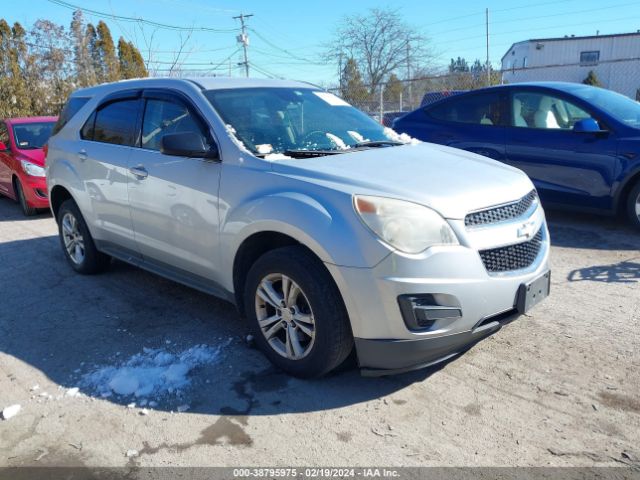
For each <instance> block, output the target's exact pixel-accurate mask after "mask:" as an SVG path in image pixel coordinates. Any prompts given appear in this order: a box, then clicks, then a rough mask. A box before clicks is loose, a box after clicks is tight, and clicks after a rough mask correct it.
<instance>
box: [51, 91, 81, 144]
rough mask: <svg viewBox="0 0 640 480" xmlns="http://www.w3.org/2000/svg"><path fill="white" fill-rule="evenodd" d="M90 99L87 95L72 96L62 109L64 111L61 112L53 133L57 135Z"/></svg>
mask: <svg viewBox="0 0 640 480" xmlns="http://www.w3.org/2000/svg"><path fill="white" fill-rule="evenodd" d="M88 101H89V99H88V98H86V97H73V98H70V99H69V100H68V101H67V103H66V104H65V106H64V108H63V109H62V112H60V116H59V117H58V121H57V122H56V124H55V125H54V126H53V130H51V135H55V134H57V133H58V132H59V131H60V130H62V129H63V128H64V126H65V125H66V124H67V122H69V120H71V119H72V118H73V116H74V115H75V114H76V113H78V111H79V110H80V109H81V108H82V107H84V105H85V104H86V103H87V102H88Z"/></svg>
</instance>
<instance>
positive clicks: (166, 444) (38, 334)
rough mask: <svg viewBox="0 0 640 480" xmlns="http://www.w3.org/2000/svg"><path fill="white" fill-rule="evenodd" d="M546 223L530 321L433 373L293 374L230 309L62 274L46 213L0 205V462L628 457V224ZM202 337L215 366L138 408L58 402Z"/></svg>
mask: <svg viewBox="0 0 640 480" xmlns="http://www.w3.org/2000/svg"><path fill="white" fill-rule="evenodd" d="M548 218H549V221H550V228H551V235H552V243H553V247H552V259H551V263H552V268H553V274H552V295H551V297H550V298H549V299H547V301H545V302H544V303H543V304H541V305H539V306H538V307H536V308H535V309H534V310H533V311H532V313H531V315H529V316H527V317H523V318H521V319H519V320H517V321H516V322H514V323H511V324H510V325H508V326H506V327H505V328H504V329H502V330H501V331H500V332H498V334H496V335H494V336H493V337H491V338H489V339H487V340H485V341H484V342H482V343H480V344H479V345H477V346H476V347H475V348H473V349H472V350H471V351H469V352H468V353H466V354H465V355H463V356H461V357H459V358H457V359H455V360H453V361H451V362H449V363H448V364H446V365H444V366H441V367H439V368H434V369H430V370H425V371H420V372H414V373H411V374H405V375H400V376H394V377H387V378H378V379H371V378H363V377H360V375H359V373H358V372H357V371H356V370H354V369H351V370H346V371H342V372H339V373H337V374H334V375H332V376H330V377H328V378H324V379H321V380H316V381H302V380H297V379H292V378H289V377H288V376H286V375H283V374H281V373H278V372H277V371H274V370H273V369H272V368H271V367H270V365H269V363H268V362H267V360H266V359H265V358H264V357H263V356H262V355H261V354H260V353H259V352H258V351H256V350H253V349H252V348H250V347H249V346H248V345H247V344H246V342H245V341H244V337H245V334H246V328H245V325H244V324H243V322H242V321H241V320H240V319H239V318H238V316H237V314H236V312H235V310H234V308H233V307H232V306H231V305H229V304H227V303H225V302H222V301H219V300H217V299H215V298H211V297H208V296H206V295H204V294H201V293H199V292H196V291H193V290H191V289H189V288H186V287H183V286H181V285H178V284H175V283H173V282H170V281H167V280H164V279H162V278H159V277H157V276H154V275H152V274H149V273H146V272H144V271H142V270H139V269H136V268H134V267H130V266H128V265H125V264H123V263H119V262H116V263H114V264H113V266H112V268H111V270H110V271H109V272H107V273H106V274H103V275H99V276H93V277H83V276H79V275H77V274H75V273H73V271H72V270H71V268H70V267H69V266H68V265H67V264H66V263H65V260H64V258H63V256H62V252H61V250H60V246H59V244H58V239H57V230H56V226H55V224H54V222H53V220H52V218H51V216H49V215H48V214H43V215H39V216H37V217H35V218H32V219H25V218H24V217H22V215H21V213H20V210H19V208H18V206H17V205H16V204H14V203H12V202H11V201H9V200H7V199H4V198H2V199H0V299H1V308H0V409H2V408H4V407H6V406H9V405H12V404H20V405H21V407H22V409H21V410H20V412H19V413H18V414H17V415H16V416H15V417H13V418H11V419H9V420H5V421H0V466H23V465H37V466H47V465H56V466H75V465H89V466H127V465H129V466H152V465H153V466H163V465H190V466H201V465H202V466H204V465H221V466H222V465H224V466H247V465H262V466H309V465H324V466H339V465H341V466H369V465H387V466H419V465H438V466H448V465H455V466H463V465H472V466H480V465H483V466H497V465H500V466H507V465H508V466H511V465H530V466H548V465H554V466H566V465H572V466H593V465H609V466H621V465H623V464H635V465H640V396H639V392H640V368H639V367H640V353H639V352H640V334H639V331H640V329H639V324H640V234H638V233H636V232H633V231H631V230H630V229H628V228H627V227H625V226H624V225H622V224H621V223H619V222H617V221H615V220H612V219H606V218H598V217H591V216H585V215H573V214H564V213H556V212H548ZM168 342H170V343H168ZM203 343H205V344H207V345H210V346H212V347H219V348H220V349H221V350H220V352H221V354H220V358H219V359H218V361H217V362H214V363H211V364H207V365H203V366H200V367H198V368H196V369H194V370H193V371H192V372H191V374H190V376H191V379H192V384H191V386H190V387H189V388H188V389H187V390H185V392H184V396H183V397H181V398H179V399H177V398H168V399H162V398H159V399H158V405H157V406H156V407H154V408H149V409H148V414H147V415H144V414H142V413H143V412H142V411H141V409H140V408H139V406H136V407H134V408H128V407H127V405H128V404H129V403H130V402H131V399H130V398H118V397H115V396H113V397H108V398H102V397H101V396H99V395H97V394H96V393H95V392H94V391H92V390H91V389H86V388H80V392H81V393H82V394H81V395H67V392H68V390H67V389H70V388H73V387H77V386H78V379H79V378H81V377H82V376H83V375H85V374H86V373H88V372H90V371H91V370H92V369H95V368H97V367H98V366H101V365H110V364H113V363H114V362H116V363H117V362H118V359H120V358H129V357H131V356H133V355H135V354H137V353H140V352H142V351H143V348H145V347H146V348H163V349H168V350H169V351H172V350H174V349H175V351H182V350H185V349H188V348H190V347H192V346H194V345H199V344H203ZM36 385H38V387H39V388H38V389H33V387H35V386H36ZM43 393H46V394H47V395H41V394H43ZM179 404H188V405H189V409H188V410H187V411H185V412H181V413H178V412H177V410H176V409H177V407H178V406H179ZM133 450H135V451H136V453H130V456H127V452H128V451H133Z"/></svg>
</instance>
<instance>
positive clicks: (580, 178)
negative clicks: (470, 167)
mask: <svg viewBox="0 0 640 480" xmlns="http://www.w3.org/2000/svg"><path fill="white" fill-rule="evenodd" d="M394 128H395V129H396V130H397V131H399V132H404V133H407V134H409V135H411V136H413V137H415V138H418V139H420V140H424V141H427V142H432V143H439V144H442V145H449V146H451V147H456V148H461V149H464V150H469V151H471V152H475V153H478V154H480V155H484V156H487V157H490V158H494V159H496V160H499V161H501V162H504V163H508V164H509V165H513V166H514V167H517V168H520V169H521V170H524V171H525V172H526V173H527V174H528V175H529V177H530V178H531V180H533V183H534V184H535V186H536V188H537V190H538V193H539V195H540V197H541V199H542V202H543V203H544V204H545V206H549V207H564V208H572V209H579V210H586V211H591V212H596V213H608V214H615V213H618V212H622V213H624V214H626V215H627V216H628V218H629V220H630V221H631V223H632V224H633V225H635V226H636V227H638V228H640V103H638V102H635V101H633V100H631V99H629V98H627V97H625V96H623V95H619V94H617V93H614V92H612V91H609V90H605V89H603V88H596V87H590V86H587V85H582V84H576V83H560V82H546V83H518V84H512V85H502V86H498V87H491V88H485V89H480V90H474V91H470V92H467V93H462V94H459V95H455V96H452V97H448V98H445V99H443V100H440V101H438V102H435V103H432V104H430V105H427V106H426V107H421V108H419V109H418V110H415V111H413V112H411V113H408V114H407V115H405V116H403V117H401V118H398V119H396V120H395V122H394Z"/></svg>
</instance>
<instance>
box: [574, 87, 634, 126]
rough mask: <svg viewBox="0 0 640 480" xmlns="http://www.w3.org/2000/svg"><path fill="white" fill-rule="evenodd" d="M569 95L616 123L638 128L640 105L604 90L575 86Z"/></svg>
mask: <svg viewBox="0 0 640 480" xmlns="http://www.w3.org/2000/svg"><path fill="white" fill-rule="evenodd" d="M571 93H573V94H574V95H575V96H576V97H579V98H581V99H582V100H584V101H585V102H588V103H590V104H592V105H595V106H596V107H598V108H599V109H600V110H602V111H604V112H606V113H608V114H609V115H611V116H612V117H614V118H615V119H617V120H618V121H620V122H622V123H625V124H626V125H628V126H630V127H634V128H640V103H638V102H636V101H634V100H631V99H630V98H628V97H625V96H624V95H620V94H619V93H615V92H612V91H611V90H606V89H604V88H596V87H588V86H575V87H572V88H571Z"/></svg>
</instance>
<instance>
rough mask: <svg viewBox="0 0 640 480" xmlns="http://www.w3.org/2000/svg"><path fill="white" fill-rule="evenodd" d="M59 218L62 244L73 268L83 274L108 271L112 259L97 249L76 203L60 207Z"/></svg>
mask: <svg viewBox="0 0 640 480" xmlns="http://www.w3.org/2000/svg"><path fill="white" fill-rule="evenodd" d="M57 218H58V232H59V235H60V243H61V245H62V250H63V251H64V255H65V257H66V259H67V261H68V262H69V264H70V265H71V267H72V268H73V269H74V270H75V271H76V272H78V273H83V274H93V273H99V272H102V271H104V270H106V269H107V267H108V266H109V262H110V257H109V256H108V255H105V254H104V253H101V252H99V251H98V250H97V249H96V246H95V244H94V242H93V238H91V234H90V233H89V229H88V228H87V224H86V223H85V221H84V218H83V217H82V214H81V213H80V209H79V208H78V206H77V205H76V202H74V201H73V200H71V199H69V200H66V201H65V202H64V203H63V204H62V205H61V206H60V209H59V210H58V215H57Z"/></svg>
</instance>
